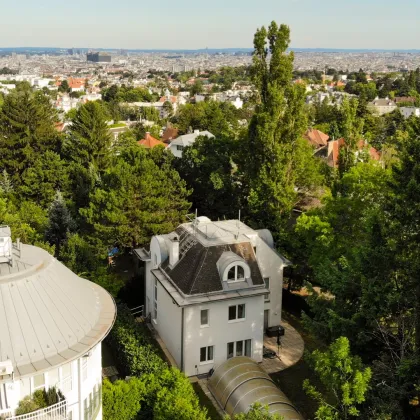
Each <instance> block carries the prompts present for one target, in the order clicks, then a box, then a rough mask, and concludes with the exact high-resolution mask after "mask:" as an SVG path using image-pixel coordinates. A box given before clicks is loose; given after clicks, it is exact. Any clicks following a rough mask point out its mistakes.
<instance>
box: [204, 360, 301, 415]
mask: <svg viewBox="0 0 420 420" xmlns="http://www.w3.org/2000/svg"><path fill="white" fill-rule="evenodd" d="M208 387H209V390H210V392H211V393H212V394H213V396H214V397H215V398H216V400H217V402H218V403H219V405H220V407H221V408H222V409H223V410H224V411H225V412H226V413H227V414H229V415H236V414H239V413H246V412H248V411H249V409H250V407H251V406H252V405H253V404H255V403H256V402H259V403H260V404H262V405H266V406H268V411H269V413H270V414H278V415H280V416H283V418H284V419H285V420H303V417H302V416H301V415H300V414H299V412H298V411H297V409H296V408H295V407H294V406H293V404H292V403H291V402H290V400H289V399H288V398H287V397H286V395H285V394H283V392H281V391H280V389H279V388H277V386H276V385H275V383H274V382H273V381H272V380H271V378H270V376H269V375H268V374H267V373H266V372H265V371H264V369H263V368H262V367H261V366H260V365H259V364H258V363H257V362H255V361H254V360H252V359H250V358H249V357H245V356H241V357H233V358H231V359H228V360H226V362H224V363H222V364H221V365H220V366H218V367H217V369H216V370H215V371H214V373H213V375H212V377H211V378H210V380H209V382H208Z"/></svg>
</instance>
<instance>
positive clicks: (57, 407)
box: [7, 400, 68, 420]
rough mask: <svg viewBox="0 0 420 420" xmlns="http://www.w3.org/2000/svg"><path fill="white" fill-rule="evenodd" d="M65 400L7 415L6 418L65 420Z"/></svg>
mask: <svg viewBox="0 0 420 420" xmlns="http://www.w3.org/2000/svg"><path fill="white" fill-rule="evenodd" d="M67 419H68V416H67V401H66V400H64V401H61V402H59V403H57V404H54V405H51V406H49V407H47V408H41V409H40V410H37V411H33V412H32V413H28V414H21V415H20V416H14V417H8V418H7V420H67Z"/></svg>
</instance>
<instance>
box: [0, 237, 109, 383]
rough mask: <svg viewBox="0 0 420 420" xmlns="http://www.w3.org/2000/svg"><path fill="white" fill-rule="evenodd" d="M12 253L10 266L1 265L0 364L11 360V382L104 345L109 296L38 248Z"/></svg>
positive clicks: (107, 324)
mask: <svg viewBox="0 0 420 420" xmlns="http://www.w3.org/2000/svg"><path fill="white" fill-rule="evenodd" d="M13 252H14V263H13V265H11V264H8V263H2V264H0V361H5V360H11V361H12V363H13V367H14V374H15V377H20V376H25V375H31V374H35V373H37V372H41V371H44V370H48V369H50V368H51V367H53V366H58V365H61V364H63V363H66V362H68V361H70V360H73V359H76V358H79V357H80V356H82V355H83V354H85V353H87V352H88V351H89V350H90V349H91V348H92V347H94V346H95V345H96V344H97V343H98V342H100V341H101V340H103V338H104V337H105V336H106V335H107V334H108V332H109V330H110V329H111V327H112V325H113V323H114V319H115V315H116V308H115V303H114V300H113V298H112V297H111V296H110V295H109V293H108V292H106V291H105V290H104V289H103V288H102V287H100V286H98V285H96V284H94V283H92V282H90V281H88V280H85V279H82V278H80V277H78V276H77V275H76V274H74V273H73V272H72V271H71V270H69V269H68V268H67V267H66V266H64V265H63V264H62V263H60V262H59V261H57V260H56V259H55V258H54V257H53V256H51V255H50V254H49V253H48V252H46V251H44V250H43V249H41V248H37V247H34V246H30V245H21V250H17V249H15V248H14V250H13ZM0 379H1V378H0Z"/></svg>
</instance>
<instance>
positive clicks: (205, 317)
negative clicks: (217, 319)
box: [201, 309, 209, 326]
mask: <svg viewBox="0 0 420 420" xmlns="http://www.w3.org/2000/svg"><path fill="white" fill-rule="evenodd" d="M205 325H209V310H208V309H203V310H202V311H201V326H205Z"/></svg>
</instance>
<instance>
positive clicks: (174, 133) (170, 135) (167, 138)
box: [162, 126, 178, 144]
mask: <svg viewBox="0 0 420 420" xmlns="http://www.w3.org/2000/svg"><path fill="white" fill-rule="evenodd" d="M177 137H178V129H177V128H174V127H170V126H168V127H166V128H165V130H164V131H163V133H162V141H163V142H164V143H165V144H170V143H171V142H172V141H173V140H175V139H176V138H177Z"/></svg>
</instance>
